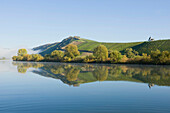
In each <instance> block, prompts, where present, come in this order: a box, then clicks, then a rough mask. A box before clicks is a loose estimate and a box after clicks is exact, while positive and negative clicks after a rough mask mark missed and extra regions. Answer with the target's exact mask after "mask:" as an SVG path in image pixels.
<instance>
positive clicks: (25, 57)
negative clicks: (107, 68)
mask: <svg viewBox="0 0 170 113" xmlns="http://www.w3.org/2000/svg"><path fill="white" fill-rule="evenodd" d="M12 59H13V60H14V61H36V62H40V61H47V62H80V63H81V62H84V63H130V64H170V52H169V51H162V52H161V51H160V50H156V51H151V54H149V55H148V54H146V53H142V55H139V53H138V52H137V51H135V50H133V49H132V48H127V49H126V50H125V51H124V54H122V53H121V52H119V51H117V50H115V51H108V49H107V48H106V47H105V46H104V45H99V46H97V47H96V48H95V49H94V51H93V53H91V54H90V55H86V56H81V55H80V52H79V50H78V47H77V46H76V45H73V44H69V45H68V46H67V47H66V48H65V51H60V50H54V51H53V52H52V53H51V54H46V55H45V56H42V55H40V54H28V53H27V50H26V49H19V50H18V55H17V56H13V57H12Z"/></svg>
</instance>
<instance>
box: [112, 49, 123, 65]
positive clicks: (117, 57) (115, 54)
mask: <svg viewBox="0 0 170 113" xmlns="http://www.w3.org/2000/svg"><path fill="white" fill-rule="evenodd" d="M110 59H111V62H113V63H118V62H120V61H121V59H122V55H121V53H120V52H119V51H113V52H111V53H110Z"/></svg>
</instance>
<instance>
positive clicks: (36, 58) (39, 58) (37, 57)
mask: <svg viewBox="0 0 170 113" xmlns="http://www.w3.org/2000/svg"><path fill="white" fill-rule="evenodd" d="M32 59H33V61H36V62H38V61H42V60H44V57H43V56H41V55H40V54H33V55H32Z"/></svg>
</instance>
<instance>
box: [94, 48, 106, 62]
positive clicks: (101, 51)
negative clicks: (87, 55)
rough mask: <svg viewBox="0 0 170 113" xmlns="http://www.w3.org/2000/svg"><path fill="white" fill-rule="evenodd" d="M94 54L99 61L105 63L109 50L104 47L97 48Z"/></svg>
mask: <svg viewBox="0 0 170 113" xmlns="http://www.w3.org/2000/svg"><path fill="white" fill-rule="evenodd" d="M93 54H94V56H95V57H96V58H97V60H98V61H104V60H106V59H107V58H108V50H107V48H106V47H105V46H104V45H100V46H98V47H96V48H95V49H94V51H93Z"/></svg>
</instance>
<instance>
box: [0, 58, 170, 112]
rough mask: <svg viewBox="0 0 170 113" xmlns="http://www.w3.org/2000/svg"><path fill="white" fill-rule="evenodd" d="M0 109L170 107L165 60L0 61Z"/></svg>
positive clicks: (169, 72)
mask: <svg viewBox="0 0 170 113" xmlns="http://www.w3.org/2000/svg"><path fill="white" fill-rule="evenodd" d="M0 112H1V113H126V112H127V113H170V66H147V65H144V66H142V65H94V64H66V63H26V62H11V61H0Z"/></svg>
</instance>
